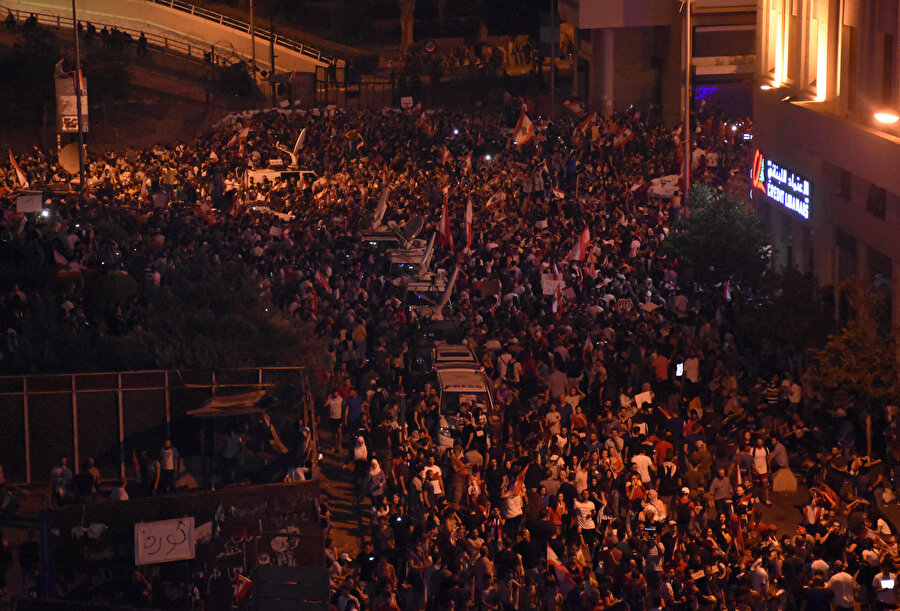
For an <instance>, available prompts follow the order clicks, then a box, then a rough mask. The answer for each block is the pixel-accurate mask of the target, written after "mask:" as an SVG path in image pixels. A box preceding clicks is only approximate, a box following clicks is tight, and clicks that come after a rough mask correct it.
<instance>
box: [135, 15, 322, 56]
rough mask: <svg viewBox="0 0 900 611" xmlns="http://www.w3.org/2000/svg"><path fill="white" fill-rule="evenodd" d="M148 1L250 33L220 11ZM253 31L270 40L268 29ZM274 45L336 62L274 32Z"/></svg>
mask: <svg viewBox="0 0 900 611" xmlns="http://www.w3.org/2000/svg"><path fill="white" fill-rule="evenodd" d="M147 1H148V2H152V3H153V4H160V5H162V6H167V7H169V8H171V9H174V10H176V11H181V12H183V13H188V14H190V15H193V16H195V17H200V18H202V19H206V20H207V21H212V22H215V23H218V24H219V25H224V26H226V27H229V28H232V29H234V30H237V31H239V32H243V33H245V34H250V24H249V23H247V22H246V21H241V20H240V19H233V18H231V17H228V16H226V15H223V14H221V13H216V12H215V11H210V10H208V9H205V8H203V7H200V6H196V5H194V4H190V3H188V2H182V1H181V0H147ZM253 33H254V34H255V35H256V36H258V37H259V38H261V39H263V40H265V41H271V40H272V33H271V32H270V31H268V30H264V29H262V28H253ZM274 42H275V46H277V47H284V48H286V49H290V50H292V51H294V52H296V53H300V54H301V55H305V56H306V57H309V58H311V59H315V60H316V61H320V62H325V63H332V62H337V58H336V57H333V56H329V55H325V54H323V53H322V51H320V50H319V49H315V48H313V47H311V46H309V45H307V44H304V43H302V42H300V41H297V40H293V39H291V38H285V37H284V36H280V35H278V34H275V40H274Z"/></svg>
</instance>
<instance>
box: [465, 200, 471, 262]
mask: <svg viewBox="0 0 900 611" xmlns="http://www.w3.org/2000/svg"><path fill="white" fill-rule="evenodd" d="M471 248H472V199H471V198H469V201H468V203H467V204H466V250H470V249H471Z"/></svg>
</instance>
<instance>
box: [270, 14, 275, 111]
mask: <svg viewBox="0 0 900 611" xmlns="http://www.w3.org/2000/svg"><path fill="white" fill-rule="evenodd" d="M269 59H270V63H271V65H272V68H271V70H269V84H270V85H271V86H272V108H275V7H274V6H272V10H270V11H269Z"/></svg>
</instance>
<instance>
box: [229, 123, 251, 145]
mask: <svg viewBox="0 0 900 611" xmlns="http://www.w3.org/2000/svg"><path fill="white" fill-rule="evenodd" d="M249 135H250V128H249V127H245V128H244V129H242V130H241V131H239V132H237V133H236V134H235V135H233V136H232V137H231V140H229V141H228V144H226V145H225V146H234V145H235V144H238V143H239V142H245V141H246V140H247V136H249Z"/></svg>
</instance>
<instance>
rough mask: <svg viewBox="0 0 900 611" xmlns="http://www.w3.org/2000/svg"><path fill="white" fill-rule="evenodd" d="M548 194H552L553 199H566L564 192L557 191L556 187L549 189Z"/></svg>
mask: <svg viewBox="0 0 900 611" xmlns="http://www.w3.org/2000/svg"><path fill="white" fill-rule="evenodd" d="M550 192H551V193H552V194H553V197H555V198H556V199H565V198H566V194H565V192H564V191H563V190H562V189H559V188H557V187H550Z"/></svg>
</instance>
